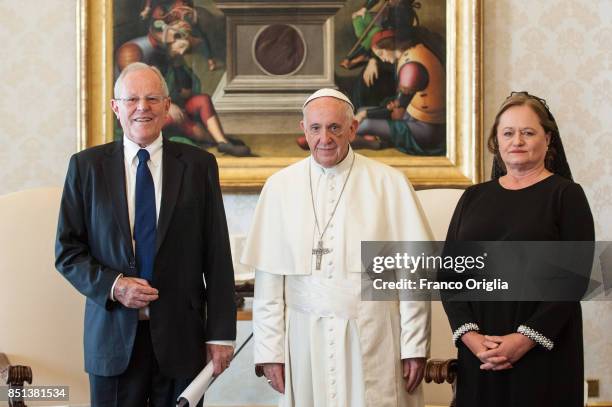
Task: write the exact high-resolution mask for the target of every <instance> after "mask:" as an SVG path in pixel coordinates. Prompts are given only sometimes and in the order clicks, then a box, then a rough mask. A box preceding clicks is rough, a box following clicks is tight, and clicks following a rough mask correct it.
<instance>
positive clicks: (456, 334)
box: [453, 322, 480, 343]
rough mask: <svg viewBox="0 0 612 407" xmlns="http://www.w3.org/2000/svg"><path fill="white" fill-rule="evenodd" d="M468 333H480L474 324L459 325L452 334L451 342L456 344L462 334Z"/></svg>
mask: <svg viewBox="0 0 612 407" xmlns="http://www.w3.org/2000/svg"><path fill="white" fill-rule="evenodd" d="M470 331H480V327H479V326H478V324H475V323H473V322H468V323H465V324H463V325H461V326H460V327H459V328H457V329H455V332H453V342H454V343H457V341H458V340H459V339H461V337H462V336H463V334H465V333H467V332H470Z"/></svg>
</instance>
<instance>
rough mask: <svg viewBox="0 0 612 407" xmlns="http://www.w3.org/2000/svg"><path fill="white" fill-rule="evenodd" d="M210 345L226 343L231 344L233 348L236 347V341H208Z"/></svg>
mask: <svg viewBox="0 0 612 407" xmlns="http://www.w3.org/2000/svg"><path fill="white" fill-rule="evenodd" d="M206 343H207V344H209V345H225V346H231V347H232V348H235V347H236V341H206Z"/></svg>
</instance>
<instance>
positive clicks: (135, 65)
mask: <svg viewBox="0 0 612 407" xmlns="http://www.w3.org/2000/svg"><path fill="white" fill-rule="evenodd" d="M143 69H150V70H151V71H153V72H155V74H156V75H157V77H158V78H159V81H160V83H161V85H162V92H163V94H164V96H169V95H170V92H169V91H168V84H167V83H166V80H165V79H164V75H162V73H161V72H160V71H159V69H157V67H155V66H153V65H147V64H145V63H144V62H132V63H131V64H129V65H128V66H126V67H125V68H123V71H121V73H120V74H119V77H118V78H117V80H116V81H115V87H114V89H113V97H114V98H118V97H119V94H120V93H121V87H122V86H123V79H124V78H125V76H126V75H127V74H129V73H130V72H135V71H142V70H143Z"/></svg>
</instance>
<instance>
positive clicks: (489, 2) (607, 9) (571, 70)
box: [0, 0, 612, 400]
mask: <svg viewBox="0 0 612 407" xmlns="http://www.w3.org/2000/svg"><path fill="white" fill-rule="evenodd" d="M484 7H485V13H484V16H485V28H484V34H485V56H484V73H485V87H484V89H485V100H484V102H485V128H488V127H489V126H490V125H491V122H492V118H493V115H494V114H495V111H496V108H497V106H498V105H499V104H500V103H501V101H502V100H503V99H504V98H505V97H506V96H507V95H508V94H509V92H510V90H529V91H530V92H532V93H535V94H537V95H539V96H541V97H544V98H545V99H546V100H547V101H548V104H549V105H550V107H551V109H552V111H553V113H554V114H555V116H556V118H557V120H558V122H559V126H560V128H561V134H562V137H563V140H564V143H565V146H566V150H567V154H568V157H569V161H570V164H571V166H572V170H573V172H574V177H575V179H576V180H577V181H578V182H579V183H581V184H582V185H583V187H584V189H585V191H586V194H587V196H588V198H589V202H590V204H591V208H592V210H593V214H594V216H595V219H596V227H597V236H598V239H599V240H604V239H612V164H611V162H610V160H609V159H608V158H609V152H610V151H612V132H611V130H610V129H609V124H610V123H609V119H608V117H610V114H611V113H612V112H611V106H612V96H611V95H610V91H609V90H610V89H611V88H612V68H611V66H612V47H610V43H609V41H610V40H609V39H610V38H611V37H612V1H610V0H540V1H530V0H484ZM0 15H1V16H3V17H2V24H0V37H1V38H4V39H5V40H4V41H3V55H4V57H3V60H2V63H1V64H0V77H1V78H2V81H0V94H1V95H2V98H1V99H0V163H1V164H2V165H0V194H3V193H8V192H13V191H18V190H22V189H26V188H32V187H37V186H46V185H59V184H61V183H62V181H63V178H64V175H65V171H66V166H67V162H68V157H69V155H70V154H71V153H73V152H74V151H75V149H76V137H77V135H76V96H77V93H76V70H75V60H76V36H75V33H76V7H75V1H66V0H46V1H44V2H41V1H37V0H25V1H22V2H15V1H10V0H0ZM490 161H491V159H490V156H489V155H487V156H486V162H487V171H488V169H489V168H490ZM225 202H226V206H227V211H228V220H229V226H230V230H231V232H232V233H243V232H245V231H246V230H247V228H248V225H249V222H250V218H251V215H252V212H253V208H254V205H255V203H256V196H254V195H228V196H226V197H225ZM610 310H611V307H610V304H609V303H596V304H593V303H589V304H585V305H584V317H585V343H586V344H585V348H586V356H585V359H586V360H585V362H586V370H587V376H588V377H597V378H599V379H600V380H601V382H602V383H601V390H602V397H603V398H605V399H608V400H612V365H611V364H610V363H609V360H611V359H612V341H611V340H610V339H609V330H610V327H612V312H610Z"/></svg>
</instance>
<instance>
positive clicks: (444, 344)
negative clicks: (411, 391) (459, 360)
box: [417, 188, 463, 406]
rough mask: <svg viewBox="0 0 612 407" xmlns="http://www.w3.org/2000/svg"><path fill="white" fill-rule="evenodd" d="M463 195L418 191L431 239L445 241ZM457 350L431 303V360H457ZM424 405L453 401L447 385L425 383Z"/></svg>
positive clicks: (436, 305)
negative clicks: (429, 227) (431, 234)
mask: <svg viewBox="0 0 612 407" xmlns="http://www.w3.org/2000/svg"><path fill="white" fill-rule="evenodd" d="M462 193H463V190H462V189H441V188H438V189H423V190H420V191H417V196H418V197H419V200H420V201H421V206H422V207H423V211H425V215H426V216H427V220H428V221H429V225H430V226H431V229H432V232H433V235H434V238H435V239H436V240H444V239H445V238H446V231H447V230H448V225H449V223H450V220H451V217H452V216H453V211H454V210H455V206H456V205H457V201H459V198H460V197H461V194H462ZM456 354H457V351H456V349H455V346H454V345H453V342H452V337H451V329H450V326H449V324H448V319H447V318H446V314H445V313H444V309H443V308H442V303H440V302H439V301H434V302H432V304H431V357H433V358H436V359H449V358H454V357H456ZM424 388H425V403H426V404H428V405H445V406H448V405H449V403H450V400H451V398H452V389H451V386H450V385H447V386H444V385H439V384H434V383H429V384H425V387H424Z"/></svg>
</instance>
